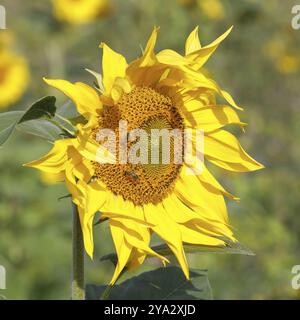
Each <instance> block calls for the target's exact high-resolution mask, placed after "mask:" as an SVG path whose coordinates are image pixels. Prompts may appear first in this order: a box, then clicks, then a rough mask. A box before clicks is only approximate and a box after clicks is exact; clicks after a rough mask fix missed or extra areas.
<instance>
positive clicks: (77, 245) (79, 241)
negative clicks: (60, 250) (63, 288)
mask: <svg viewBox="0 0 300 320" xmlns="http://www.w3.org/2000/svg"><path fill="white" fill-rule="evenodd" d="M72 206H73V248H72V249H73V261H72V300H84V299H85V283H84V245H83V236H82V231H81V226H80V220H79V214H78V209H77V206H76V205H75V204H73V203H72Z"/></svg>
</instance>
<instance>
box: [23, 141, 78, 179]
mask: <svg viewBox="0 0 300 320" xmlns="http://www.w3.org/2000/svg"><path fill="white" fill-rule="evenodd" d="M72 140H73V139H65V140H57V141H55V143H54V146H53V148H52V149H51V150H50V152H49V153H48V154H47V155H45V156H44V157H42V158H41V159H39V160H35V161H32V162H29V163H27V164H25V165H24V166H25V167H32V168H36V169H39V170H41V171H44V172H48V173H57V174H58V173H60V172H61V171H63V170H65V167H66V161H67V159H68V157H67V149H68V147H69V146H70V145H72Z"/></svg>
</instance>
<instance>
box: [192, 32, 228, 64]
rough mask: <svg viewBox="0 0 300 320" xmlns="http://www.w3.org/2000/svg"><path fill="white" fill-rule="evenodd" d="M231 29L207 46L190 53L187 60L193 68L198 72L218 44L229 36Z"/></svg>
mask: <svg viewBox="0 0 300 320" xmlns="http://www.w3.org/2000/svg"><path fill="white" fill-rule="evenodd" d="M232 28H233V27H231V28H229V29H228V30H227V31H226V32H225V33H224V34H222V35H221V36H220V37H219V38H217V39H216V40H215V41H213V42H212V43H210V44H209V45H207V46H205V47H202V48H200V49H198V50H196V51H193V52H190V53H189V54H188V55H187V58H188V59H190V60H191V62H192V64H193V68H194V69H195V70H199V69H200V68H201V67H202V66H203V65H204V64H205V62H206V61H207V60H208V59H209V58H210V56H211V55H212V54H213V53H214V51H215V50H216V49H217V48H218V46H219V44H220V43H221V42H222V41H223V40H224V39H225V38H226V37H227V36H228V35H229V33H230V32H231V30H232Z"/></svg>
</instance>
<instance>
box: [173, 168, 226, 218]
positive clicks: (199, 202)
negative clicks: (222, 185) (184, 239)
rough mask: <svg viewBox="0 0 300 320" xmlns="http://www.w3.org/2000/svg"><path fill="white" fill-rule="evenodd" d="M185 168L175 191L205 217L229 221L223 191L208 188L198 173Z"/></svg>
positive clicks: (184, 201)
mask: <svg viewBox="0 0 300 320" xmlns="http://www.w3.org/2000/svg"><path fill="white" fill-rule="evenodd" d="M184 169H185V168H183V170H181V172H180V175H179V177H178V179H177V181H176V185H175V190H174V192H175V193H176V194H177V195H178V197H179V198H180V199H181V200H182V201H183V203H185V204H186V205H187V206H189V207H190V208H192V209H194V210H195V211H196V212H201V215H202V216H203V217H207V218H208V219H210V220H212V221H221V222H222V223H227V222H228V215H227V209H226V204H225V201H224V197H223V195H222V193H221V192H217V191H215V190H212V189H209V188H207V185H205V184H204V183H203V182H202V181H201V180H199V179H198V177H197V176H196V175H190V174H186V170H184Z"/></svg>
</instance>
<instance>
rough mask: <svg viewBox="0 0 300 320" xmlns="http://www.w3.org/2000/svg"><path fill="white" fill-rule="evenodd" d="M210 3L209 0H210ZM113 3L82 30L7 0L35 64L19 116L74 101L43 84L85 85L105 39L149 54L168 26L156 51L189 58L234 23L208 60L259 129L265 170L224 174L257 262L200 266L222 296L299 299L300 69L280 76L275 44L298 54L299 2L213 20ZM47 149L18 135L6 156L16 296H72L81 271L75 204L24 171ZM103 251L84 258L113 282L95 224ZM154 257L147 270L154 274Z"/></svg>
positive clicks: (32, 4) (238, 4)
mask: <svg viewBox="0 0 300 320" xmlns="http://www.w3.org/2000/svg"><path fill="white" fill-rule="evenodd" d="M200 1H201V0H200ZM183 2H184V1H176V0H163V1H162V0H152V1H149V0H130V1H124V0H114V1H112V3H113V10H112V12H111V13H110V14H109V15H108V16H107V17H105V18H102V19H101V20H98V21H96V22H94V23H90V24H88V25H83V26H73V27H72V26H70V25H64V24H61V23H59V22H57V21H56V20H55V18H54V17H53V16H52V8H51V3H50V1H48V0H43V1H33V0H27V1H23V0H5V1H1V4H3V5H4V6H5V7H6V10H7V27H8V29H7V30H5V31H3V30H0V32H10V33H12V34H13V36H14V37H15V43H14V47H15V50H16V51H18V52H20V53H22V54H23V55H24V56H25V57H26V58H27V60H28V62H29V64H30V69H31V82H30V85H29V89H28V91H27V93H26V94H25V96H24V97H23V99H22V100H21V101H20V102H19V103H17V104H16V105H15V106H13V107H12V108H11V110H13V109H16V110H17V109H24V108H26V107H28V106H29V105H30V104H31V103H32V102H33V101H35V100H37V99H39V98H40V97H42V96H44V95H47V94H55V95H56V96H57V97H58V98H59V102H60V103H61V104H62V103H63V102H65V98H64V97H63V96H62V95H60V94H58V92H56V91H52V90H51V89H50V88H49V87H48V86H47V85H46V84H44V83H43V81H42V77H43V76H47V77H50V78H51V77H53V78H62V79H68V80H71V81H86V82H88V83H92V81H93V79H92V77H91V76H90V75H89V74H88V73H87V72H86V71H84V68H85V67H86V68H89V69H93V70H100V67H101V60H100V58H101V50H100V49H98V44H99V43H100V42H101V41H104V42H106V43H107V44H109V45H110V46H111V47H113V48H114V49H115V50H117V51H120V52H122V53H123V54H124V55H125V56H126V58H127V59H128V61H130V60H132V59H134V58H135V57H137V56H138V55H139V54H140V48H139V45H140V44H141V45H144V44H145V42H146V39H147V37H148V36H149V34H150V32H151V30H152V28H153V26H154V25H158V26H160V27H161V30H160V36H159V40H158V44H157V50H159V49H163V48H172V49H175V50H178V51H179V52H183V47H184V41H185V38H186V36H187V35H188V34H189V32H190V31H191V30H192V29H193V28H194V27H195V25H199V26H200V36H201V39H202V43H204V44H205V43H209V42H210V41H212V40H214V39H215V38H216V37H217V36H219V35H220V34H221V33H223V32H224V31H225V30H227V28H228V27H230V26H231V25H232V24H233V25H234V26H235V28H234V30H233V32H232V34H231V35H230V37H229V38H228V39H227V40H226V41H225V42H224V43H223V44H222V45H221V46H220V48H219V50H218V51H217V52H216V53H215V55H214V56H213V57H212V58H211V60H210V61H209V63H208V64H207V67H208V69H209V70H210V71H211V73H212V75H213V76H214V78H215V79H216V80H217V81H218V82H219V83H220V84H221V85H222V86H223V87H224V88H225V89H227V90H229V91H230V92H232V93H233V96H234V97H235V98H236V100H237V101H238V103H240V104H241V105H243V106H245V112H244V113H243V114H242V115H241V117H242V120H245V121H246V122H247V123H248V124H249V126H248V127H247V129H246V134H244V135H242V136H241V137H240V139H241V143H242V145H243V146H244V147H245V148H246V149H247V150H248V151H249V153H250V154H252V155H254V156H255V157H256V159H257V160H259V161H261V162H262V163H264V164H265V165H266V169H265V170H263V171H260V172H257V173H251V174H228V173H224V172H223V171H221V170H217V169H215V170H214V172H215V173H216V175H217V177H218V178H219V180H221V181H222V182H223V184H224V185H225V186H226V187H227V188H228V189H229V190H230V191H231V192H232V193H234V194H235V195H237V196H239V197H240V198H241V202H240V203H234V202H232V201H229V202H228V209H229V213H230V218H231V222H232V225H233V226H234V228H235V233H236V236H237V238H238V239H239V240H240V241H241V242H242V243H244V244H246V245H247V246H248V247H250V248H251V249H252V250H253V251H254V252H255V253H256V256H254V257H251V256H250V257H247V256H238V255H217V254H216V255H214V254H209V253H207V254H198V255H193V256H189V261H190V265H191V267H193V268H200V269H208V270H209V278H210V281H211V285H212V288H213V291H214V297H215V298H217V299H279V298H281V299H287V298H299V297H300V290H298V291H297V290H294V289H292V287H291V279H292V274H291V268H292V266H293V265H296V264H300V232H299V231H300V219H299V211H300V196H299V190H300V182H299V174H300V166H299V158H300V148H299V138H300V128H299V123H300V112H299V103H300V95H299V85H300V83H299V81H300V74H299V70H294V72H292V73H289V74H284V73H280V72H279V71H278V68H277V66H276V61H274V59H271V58H270V56H269V53H268V52H266V49H265V48H266V45H267V44H268V43H269V42H270V41H273V40H274V39H275V41H277V42H280V43H282V46H283V48H284V51H283V53H281V54H285V51H286V52H293V54H296V55H298V56H299V54H300V30H299V31H295V30H293V29H292V28H291V24H290V23H291V18H292V15H291V8H292V6H293V5H294V1H290V0H288V1H280V0H269V1H258V0H257V1H255V0H252V1H251V0H240V1H229V0H220V2H221V3H222V4H223V7H224V12H225V15H224V17H223V19H221V20H214V19H211V18H209V17H208V16H207V15H205V14H204V13H203V12H202V11H201V10H200V8H199V7H198V6H197V4H196V3H195V1H186V2H189V4H188V5H182V3H183ZM48 149H49V145H48V144H47V143H46V142H44V141H42V140H39V139H38V138H34V137H32V136H24V135H20V134H17V135H15V136H14V137H13V138H11V139H10V141H9V142H8V143H7V144H6V145H5V146H4V148H2V149H1V150H0V264H2V265H4V266H5V267H6V270H7V290H5V291H4V290H3V291H1V290H0V294H4V295H5V296H6V297H7V298H9V299H36V298H37V299H52V298H56V299H68V298H69V297H70V290H69V282H70V281H69V280H70V267H71V206H70V203H69V199H65V200H61V201H58V200H57V199H58V198H59V197H60V196H63V195H65V194H66V193H67V191H66V189H65V187H64V186H63V185H60V184H58V185H51V186H48V185H45V184H44V183H43V182H42V180H41V177H40V175H39V173H38V172H36V171H34V170H31V169H25V168H23V167H22V164H23V163H26V162H28V161H30V160H32V159H35V158H37V157H39V156H41V155H42V154H43V153H44V152H46V151H47V150H48ZM94 232H95V242H96V254H95V259H94V261H90V260H89V259H87V260H86V264H87V271H86V278H87V280H88V282H89V283H96V284H103V283H107V282H108V281H109V279H110V277H111V275H112V272H113V270H112V266H111V265H110V263H108V262H103V263H100V262H99V258H100V256H102V255H103V254H106V253H109V252H111V251H113V246H112V241H111V238H110V235H109V230H108V227H107V225H103V226H97V227H95V231H94ZM156 264H157V262H156V261H155V260H149V261H148V262H147V264H146V265H145V266H144V267H143V268H142V269H140V270H139V271H138V272H141V271H142V270H145V269H147V270H148V269H152V268H153V267H156V266H157V265H156Z"/></svg>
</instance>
